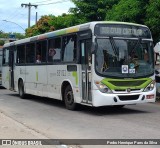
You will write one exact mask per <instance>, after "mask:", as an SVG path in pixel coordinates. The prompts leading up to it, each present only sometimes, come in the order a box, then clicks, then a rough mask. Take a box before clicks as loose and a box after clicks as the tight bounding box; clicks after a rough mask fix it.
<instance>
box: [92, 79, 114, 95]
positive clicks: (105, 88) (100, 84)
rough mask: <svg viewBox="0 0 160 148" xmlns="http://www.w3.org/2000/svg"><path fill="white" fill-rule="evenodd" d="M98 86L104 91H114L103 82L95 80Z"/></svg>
mask: <svg viewBox="0 0 160 148" xmlns="http://www.w3.org/2000/svg"><path fill="white" fill-rule="evenodd" d="M95 84H96V86H97V87H98V89H99V91H100V92H102V93H112V91H111V90H110V89H109V88H108V87H107V86H106V85H104V84H103V83H101V82H99V81H95Z"/></svg>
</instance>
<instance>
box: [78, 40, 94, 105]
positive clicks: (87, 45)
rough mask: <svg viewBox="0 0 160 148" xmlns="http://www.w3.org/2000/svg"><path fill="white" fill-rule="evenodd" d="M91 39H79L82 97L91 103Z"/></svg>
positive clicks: (85, 101)
mask: <svg viewBox="0 0 160 148" xmlns="http://www.w3.org/2000/svg"><path fill="white" fill-rule="evenodd" d="M91 44H92V41H91V39H87V40H82V41H81V44H80V45H81V64H82V99H83V102H84V103H91V101H92V97H91V60H92V59H91V58H92V57H91Z"/></svg>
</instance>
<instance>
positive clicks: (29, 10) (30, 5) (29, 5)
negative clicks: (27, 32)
mask: <svg viewBox="0 0 160 148" xmlns="http://www.w3.org/2000/svg"><path fill="white" fill-rule="evenodd" d="M21 6H22V7H23V6H25V8H27V7H28V28H29V27H30V17H31V7H32V6H34V7H35V8H37V7H38V5H32V4H31V3H29V4H21Z"/></svg>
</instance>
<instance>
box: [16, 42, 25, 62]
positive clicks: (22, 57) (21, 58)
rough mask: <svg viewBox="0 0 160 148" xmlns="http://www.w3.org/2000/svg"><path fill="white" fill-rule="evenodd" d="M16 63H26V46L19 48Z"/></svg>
mask: <svg viewBox="0 0 160 148" xmlns="http://www.w3.org/2000/svg"><path fill="white" fill-rule="evenodd" d="M16 63H18V64H21V63H25V45H20V46H17V58H16Z"/></svg>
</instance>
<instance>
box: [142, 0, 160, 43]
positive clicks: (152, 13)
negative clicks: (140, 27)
mask: <svg viewBox="0 0 160 148" xmlns="http://www.w3.org/2000/svg"><path fill="white" fill-rule="evenodd" d="M145 24H146V25H148V26H149V28H150V29H151V31H152V35H153V38H154V42H155V43H157V42H158V41H160V27H159V25H160V0H150V2H149V4H148V5H147V11H146V19H145Z"/></svg>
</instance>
